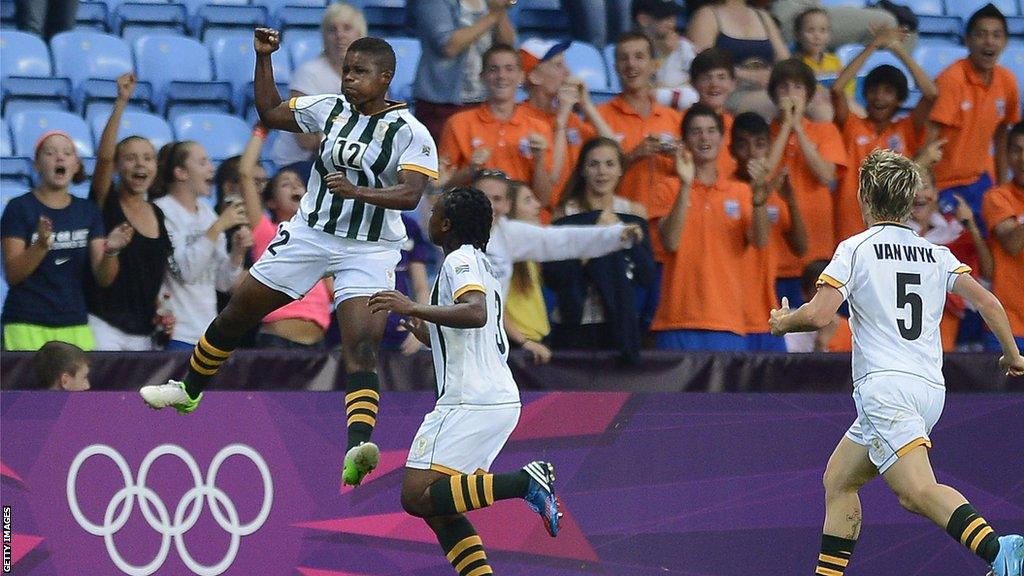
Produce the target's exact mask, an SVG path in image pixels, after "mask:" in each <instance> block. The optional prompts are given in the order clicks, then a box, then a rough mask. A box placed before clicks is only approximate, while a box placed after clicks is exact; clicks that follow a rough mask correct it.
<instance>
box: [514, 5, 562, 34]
mask: <svg viewBox="0 0 1024 576" xmlns="http://www.w3.org/2000/svg"><path fill="white" fill-rule="evenodd" d="M516 30H517V31H518V32H519V33H520V34H522V35H523V36H543V37H545V38H564V37H566V36H568V35H569V16H568V14H567V13H566V12H565V11H564V10H562V7H561V5H560V3H559V0H523V1H522V2H520V7H519V13H518V14H517V15H516Z"/></svg>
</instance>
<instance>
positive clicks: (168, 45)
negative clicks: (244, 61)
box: [134, 35, 231, 110]
mask: <svg viewBox="0 0 1024 576" xmlns="http://www.w3.org/2000/svg"><path fill="white" fill-rule="evenodd" d="M134 49H135V71H136V74H137V75H138V77H139V78H140V79H142V80H146V81H148V82H150V83H151V84H152V85H153V92H154V97H155V98H154V99H155V104H156V106H157V108H158V109H160V110H162V109H163V108H164V106H165V104H166V103H167V102H168V100H169V99H171V96H172V95H171V94H170V91H171V90H170V88H171V83H172V82H210V81H212V80H213V67H212V65H211V63H210V52H209V50H207V49H206V46H203V45H202V44H200V43H199V42H198V41H196V40H193V39H192V38H185V37H181V36H164V35H159V36H144V37H142V38H139V39H138V40H136V41H135V44H134ZM183 63H187V65H182V64H183ZM180 90H181V87H180V85H179V86H176V87H175V92H176V93H175V94H174V95H175V96H177V95H179V94H180V92H179V91H180ZM226 90H227V93H228V94H227V101H228V102H230V98H231V96H230V92H231V87H230V85H226ZM185 95H187V93H186V94H185ZM197 95H198V94H197ZM204 96H205V95H204Z"/></svg>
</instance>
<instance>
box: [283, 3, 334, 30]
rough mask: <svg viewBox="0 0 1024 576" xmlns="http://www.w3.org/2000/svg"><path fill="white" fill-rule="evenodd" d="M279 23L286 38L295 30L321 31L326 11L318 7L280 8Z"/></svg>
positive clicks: (290, 6) (289, 6)
mask: <svg viewBox="0 0 1024 576" xmlns="http://www.w3.org/2000/svg"><path fill="white" fill-rule="evenodd" d="M276 17H277V23H278V26H280V28H281V31H282V32H283V33H284V35H285V36H287V35H288V34H289V32H292V31H295V30H307V31H310V32H319V31H320V22H321V21H323V18H324V9H323V8H322V7H318V6H292V5H290V4H289V5H288V6H287V7H285V8H280V9H278V10H277V13H276Z"/></svg>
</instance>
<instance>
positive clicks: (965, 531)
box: [946, 504, 999, 564]
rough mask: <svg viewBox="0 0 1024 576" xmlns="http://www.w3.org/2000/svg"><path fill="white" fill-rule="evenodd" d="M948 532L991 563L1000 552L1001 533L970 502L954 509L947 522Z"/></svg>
mask: <svg viewBox="0 0 1024 576" xmlns="http://www.w3.org/2000/svg"><path fill="white" fill-rule="evenodd" d="M946 532H949V535H950V536H952V537H953V539H954V540H956V541H958V542H960V543H961V544H963V545H964V546H967V547H968V548H970V549H971V552H974V553H975V554H977V555H978V556H981V557H982V558H983V559H984V560H985V562H988V563H989V564H991V563H992V561H993V560H995V559H996V555H997V554H999V535H998V534H996V533H995V531H994V530H992V527H990V526H989V525H988V522H986V521H985V519H984V518H982V517H981V515H980V514H978V511H977V510H975V509H974V506H971V505H970V504H963V505H961V506H960V507H959V508H957V509H956V510H954V511H953V515H952V516H950V517H949V522H948V523H947V524H946Z"/></svg>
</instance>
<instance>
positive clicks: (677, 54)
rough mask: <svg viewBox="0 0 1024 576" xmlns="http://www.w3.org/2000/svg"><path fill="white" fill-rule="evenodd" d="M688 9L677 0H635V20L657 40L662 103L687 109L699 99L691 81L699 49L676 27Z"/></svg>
mask: <svg viewBox="0 0 1024 576" xmlns="http://www.w3.org/2000/svg"><path fill="white" fill-rule="evenodd" d="M685 12H686V8H684V7H683V5H682V4H677V3H676V2H675V1H674V0H633V7H632V17H633V24H634V26H636V28H637V29H638V30H640V31H641V32H643V33H644V34H646V35H647V36H648V37H649V38H650V39H651V40H653V41H654V53H655V60H657V62H658V71H657V72H656V73H655V74H654V86H655V91H654V93H655V95H656V97H657V99H658V103H659V104H662V105H664V106H668V107H670V108H675V109H676V110H686V109H687V108H689V107H690V106H691V105H693V103H694V102H696V101H697V91H696V90H694V89H693V86H691V85H690V63H691V62H693V58H694V56H696V55H697V50H696V49H695V48H694V46H693V43H692V42H690V40H689V39H687V38H686V37H685V36H683V35H682V34H680V33H679V31H678V30H677V29H676V18H677V17H679V16H680V15H682V14H684V13H685Z"/></svg>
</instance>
